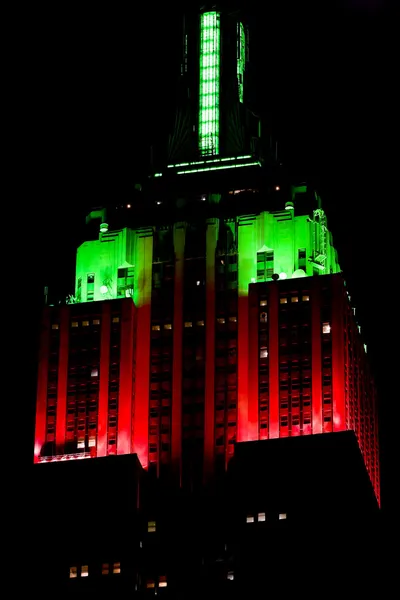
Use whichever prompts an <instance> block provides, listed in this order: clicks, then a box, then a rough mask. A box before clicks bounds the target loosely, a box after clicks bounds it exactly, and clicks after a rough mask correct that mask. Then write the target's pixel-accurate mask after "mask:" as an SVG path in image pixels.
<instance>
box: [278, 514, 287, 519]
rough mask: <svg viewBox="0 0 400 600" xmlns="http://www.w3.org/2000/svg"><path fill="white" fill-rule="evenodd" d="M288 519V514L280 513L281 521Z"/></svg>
mask: <svg viewBox="0 0 400 600" xmlns="http://www.w3.org/2000/svg"><path fill="white" fill-rule="evenodd" d="M286 518H287V514H286V513H279V520H280V521H283V520H284V519H286Z"/></svg>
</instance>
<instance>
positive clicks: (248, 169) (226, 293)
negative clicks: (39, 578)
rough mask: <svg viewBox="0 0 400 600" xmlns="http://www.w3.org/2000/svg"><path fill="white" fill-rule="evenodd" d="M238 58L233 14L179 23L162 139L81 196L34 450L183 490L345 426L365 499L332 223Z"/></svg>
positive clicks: (367, 398) (50, 319) (356, 340)
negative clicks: (174, 89)
mask: <svg viewBox="0 0 400 600" xmlns="http://www.w3.org/2000/svg"><path fill="white" fill-rule="evenodd" d="M197 34H198V35H197ZM197 42H198V44H197ZM248 69H249V61H248V32H247V29H246V27H245V25H244V23H243V22H242V21H241V20H240V19H238V17H237V15H235V14H233V15H232V14H223V13H221V12H219V11H218V10H210V11H204V12H202V13H201V14H200V15H199V16H197V18H196V19H194V18H193V19H192V20H188V21H187V22H186V23H185V29H184V33H183V59H182V66H181V75H180V81H179V88H180V94H179V102H178V107H177V112H176V120H175V125H174V129H173V132H172V133H171V136H170V139H169V145H168V152H167V156H163V157H162V158H160V157H159V156H160V155H157V153H156V154H155V156H156V159H155V161H154V163H153V165H152V171H151V173H150V175H149V177H147V178H146V179H145V180H144V181H143V182H142V183H141V184H140V185H138V186H137V189H136V191H135V195H134V197H133V198H132V201H130V202H129V203H125V204H123V205H121V204H120V203H118V202H113V203H111V204H110V206H107V207H101V208H96V209H93V210H92V211H91V212H90V214H89V215H88V218H87V227H88V236H87V239H86V240H85V241H84V242H83V243H82V244H81V245H80V246H79V247H78V249H77V259H76V278H75V292H74V295H73V296H72V297H70V298H69V301H68V303H67V304H65V305H62V306H60V305H56V306H46V307H45V309H44V312H43V320H42V330H41V340H40V359H39V377H38V394H37V410H36V428H35V451H34V461H35V463H48V462H58V461H65V460H68V459H83V458H85V459H86V458H87V459H91V460H93V459H94V460H97V459H100V458H102V459H106V457H111V456H116V457H117V458H118V457H119V456H120V455H131V454H135V455H137V457H138V459H139V462H140V465H141V468H142V469H144V470H145V471H147V472H148V474H149V475H150V476H154V478H155V479H159V480H160V481H161V482H164V481H168V482H174V484H175V485H176V486H177V487H178V488H179V487H180V488H182V489H183V490H188V491H192V492H193V491H196V490H201V489H202V488H203V486H204V485H205V484H206V485H209V484H210V483H211V482H214V483H215V481H218V479H219V478H223V477H224V474H225V473H226V472H227V471H228V470H229V465H230V462H231V459H232V458H233V457H234V455H235V447H237V446H242V445H243V444H245V443H246V442H256V441H257V442H259V443H264V444H268V443H269V440H277V439H279V438H288V437H302V436H310V435H322V434H335V433H340V432H345V431H347V430H352V431H354V432H355V437H356V439H357V441H358V445H359V448H360V450H361V453H362V456H363V459H364V463H365V467H366V470H367V472H368V474H369V478H370V481H371V483H372V485H373V488H374V491H375V495H376V498H377V499H378V502H379V456H378V431H377V421H376V396H375V389H374V384H373V380H372V378H371V376H370V373H369V368H368V361H367V354H366V347H365V346H364V344H363V342H362V339H361V335H360V331H359V327H358V325H357V322H356V318H355V311H354V308H353V307H352V304H351V297H350V295H349V293H348V291H347V288H346V283H345V280H344V278H343V275H342V273H341V269H340V266H339V261H338V256H337V252H336V250H335V247H334V244H333V238H332V234H331V232H330V231H329V229H328V225H327V219H326V215H325V212H324V210H323V208H322V201H321V198H320V197H319V195H318V194H317V193H316V191H315V190H314V189H312V188H310V187H309V186H308V185H307V184H306V183H303V182H301V183H298V182H290V180H288V178H287V176H286V175H285V173H284V172H283V170H282V168H281V165H280V164H279V161H278V160H277V157H276V155H275V152H274V144H273V143H272V142H271V140H270V139H269V138H268V139H267V142H266V141H265V136H264V137H263V135H262V131H261V125H260V120H259V119H258V117H257V116H256V115H255V113H254V110H253V107H252V105H251V100H249V101H248V100H247V95H248V93H249V94H250V92H249V90H248V86H247V83H248V82H247V78H246V75H247V71H248ZM250 98H251V96H250ZM340 439H345V438H340ZM346 439H347V438H346ZM316 443H317V442H316ZM293 447H294V446H293ZM316 447H317V446H316ZM244 455H245V454H243V453H242V454H240V453H239V456H242V457H243V456H244ZM112 460H114V459H112ZM102 464H103V463H102ZM110 464H115V463H110ZM124 464H127V463H124ZM46 468H49V467H48V466H46V465H45V464H44V465H42V466H41V467H40V469H42V471H41V478H42V480H44V479H46V476H45V469H46ZM50 468H53V467H50ZM79 468H80V469H81V471H80V472H83V471H82V467H79ZM124 468H125V467H124ZM135 468H136V467H135ZM70 472H71V471H70ZM171 485H172V483H171ZM135 490H136V488H135ZM135 493H136V492H135ZM138 493H139V492H138ZM260 514H264V513H263V512H262V511H261V512H260ZM277 514H278V513H277ZM279 514H282V515H283V514H286V513H284V512H282V513H279ZM150 516H151V515H150ZM264 517H265V514H264ZM282 519H284V517H282ZM260 521H262V519H260ZM149 523H152V520H151V519H150V518H149V520H148V527H150V528H151V527H153V526H152V525H149ZM155 527H156V526H155V525H154V528H155ZM149 531H150V530H149V529H148V532H149ZM138 543H139V540H138ZM113 560H114V559H113ZM116 561H117V564H119V562H118V560H117V559H116ZM114 562H115V561H114ZM110 564H111V563H107V565H108V567H107V569H108V571H109V570H110V568H111V567H110ZM84 566H85V568H86V569H88V566H87V565H84ZM71 568H73V569H75V568H76V567H73V566H71ZM117 568H118V567H117ZM107 569H106V570H107ZM71 573H72V575H71ZM80 573H87V570H86V571H82V570H81V571H80ZM159 575H160V574H159ZM81 576H82V575H81ZM70 577H71V578H72V579H75V571H70ZM135 577H136V575H135ZM138 577H139V576H138ZM135 581H136V585H137V586H139V587H140V582H139V579H136V580H135ZM160 581H163V580H160ZM160 581H158V584H157V585H158V586H160ZM155 586H156V584H155ZM160 587H163V586H160Z"/></svg>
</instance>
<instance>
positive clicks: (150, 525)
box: [147, 521, 156, 533]
mask: <svg viewBox="0 0 400 600" xmlns="http://www.w3.org/2000/svg"><path fill="white" fill-rule="evenodd" d="M155 530H156V522H155V521H149V522H148V523H147V531H148V532H149V533H154V532H155Z"/></svg>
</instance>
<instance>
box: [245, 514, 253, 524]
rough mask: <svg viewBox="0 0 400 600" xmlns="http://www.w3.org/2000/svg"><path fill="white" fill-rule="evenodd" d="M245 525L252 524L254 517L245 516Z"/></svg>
mask: <svg viewBox="0 0 400 600" xmlns="http://www.w3.org/2000/svg"><path fill="white" fill-rule="evenodd" d="M246 523H254V516H253V515H247V517H246Z"/></svg>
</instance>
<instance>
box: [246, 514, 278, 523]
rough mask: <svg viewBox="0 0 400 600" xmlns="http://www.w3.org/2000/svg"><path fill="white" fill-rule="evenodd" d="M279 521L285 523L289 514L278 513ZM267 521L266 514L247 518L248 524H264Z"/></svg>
mask: <svg viewBox="0 0 400 600" xmlns="http://www.w3.org/2000/svg"><path fill="white" fill-rule="evenodd" d="M278 519H279V520H280V521H283V520H285V519H287V514H286V513H278ZM265 521H267V516H266V513H265V512H259V513H257V514H256V515H247V517H246V523H255V522H258V523H264V522H265Z"/></svg>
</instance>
